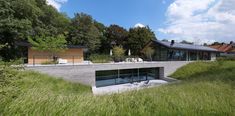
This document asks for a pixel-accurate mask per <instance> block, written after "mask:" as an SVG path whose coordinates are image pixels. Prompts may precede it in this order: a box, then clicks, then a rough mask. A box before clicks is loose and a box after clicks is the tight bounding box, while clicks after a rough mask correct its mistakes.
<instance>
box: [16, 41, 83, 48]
mask: <svg viewBox="0 0 235 116" xmlns="http://www.w3.org/2000/svg"><path fill="white" fill-rule="evenodd" d="M16 45H17V46H24V47H32V45H31V44H30V43H29V42H16ZM67 48H87V47H85V46H82V45H67Z"/></svg>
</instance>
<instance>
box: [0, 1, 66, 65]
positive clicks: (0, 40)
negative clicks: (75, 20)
mask: <svg viewBox="0 0 235 116" xmlns="http://www.w3.org/2000/svg"><path fill="white" fill-rule="evenodd" d="M68 24H69V19H68V18H67V17H66V16H65V15H64V14H61V13H59V12H58V11H57V10H56V9H55V8H53V7H52V6H49V5H47V4H46V0H0V44H5V43H8V47H4V48H3V49H2V50H1V52H0V55H1V56H2V57H3V58H4V60H10V59H14V58H16V57H18V56H19V53H21V52H22V51H19V50H20V49H19V48H18V47H17V46H16V43H17V42H18V41H22V40H27V39H26V38H27V37H28V36H36V35H47V36H55V35H58V34H64V33H66V29H67V27H66V26H68Z"/></svg>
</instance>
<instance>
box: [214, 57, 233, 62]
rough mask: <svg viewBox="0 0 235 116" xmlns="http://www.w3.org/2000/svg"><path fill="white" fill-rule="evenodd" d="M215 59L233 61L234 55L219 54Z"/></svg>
mask: <svg viewBox="0 0 235 116" xmlns="http://www.w3.org/2000/svg"><path fill="white" fill-rule="evenodd" d="M217 61H235V56H221V57H218V58H217Z"/></svg>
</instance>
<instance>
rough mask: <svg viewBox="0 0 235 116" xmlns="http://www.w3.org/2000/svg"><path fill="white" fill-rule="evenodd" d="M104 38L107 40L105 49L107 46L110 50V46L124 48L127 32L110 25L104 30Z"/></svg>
mask: <svg viewBox="0 0 235 116" xmlns="http://www.w3.org/2000/svg"><path fill="white" fill-rule="evenodd" d="M105 36H106V38H107V40H106V45H107V47H108V46H109V47H110V48H111V47H112V44H115V45H117V46H120V45H121V46H125V44H126V42H127V38H128V31H127V30H126V29H124V28H123V27H120V26H118V25H110V26H109V27H108V28H107V30H106V33H105Z"/></svg>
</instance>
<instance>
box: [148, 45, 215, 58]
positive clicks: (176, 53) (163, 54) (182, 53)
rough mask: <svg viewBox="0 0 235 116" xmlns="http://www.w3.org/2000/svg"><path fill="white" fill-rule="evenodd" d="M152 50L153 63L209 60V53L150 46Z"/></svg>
mask: <svg viewBox="0 0 235 116" xmlns="http://www.w3.org/2000/svg"><path fill="white" fill-rule="evenodd" d="M150 47H152V48H154V50H155V51H154V54H153V56H152V60H153V61H195V60H211V53H210V52H205V51H193V50H183V49H172V48H171V49H170V48H167V47H164V46H162V45H159V44H152V45H151V46H150Z"/></svg>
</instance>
